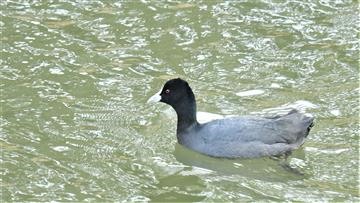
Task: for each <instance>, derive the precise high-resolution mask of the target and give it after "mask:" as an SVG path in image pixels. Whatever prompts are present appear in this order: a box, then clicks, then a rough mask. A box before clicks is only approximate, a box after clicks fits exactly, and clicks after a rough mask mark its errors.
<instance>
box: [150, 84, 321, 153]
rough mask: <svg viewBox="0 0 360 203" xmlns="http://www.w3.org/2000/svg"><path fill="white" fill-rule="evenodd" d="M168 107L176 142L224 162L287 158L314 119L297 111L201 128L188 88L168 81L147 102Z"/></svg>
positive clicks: (202, 126)
mask: <svg viewBox="0 0 360 203" xmlns="http://www.w3.org/2000/svg"><path fill="white" fill-rule="evenodd" d="M154 101H160V102H164V103H166V104H169V105H170V106H172V107H173V108H174V110H175V111H176V114H177V130H176V136H177V140H178V142H179V143H180V144H181V145H184V146H185V147H187V148H190V149H192V150H195V151H197V152H200V153H203V154H206V155H209V156H213V157H223V158H257V157H264V156H279V155H283V154H289V153H290V152H291V151H292V150H294V149H297V148H299V147H300V146H301V145H302V144H303V143H304V141H305V138H306V137H307V135H308V134H309V131H310V129H311V127H312V126H313V120H314V118H313V117H308V116H306V115H304V114H302V113H300V112H298V111H297V110H292V111H290V112H289V113H288V114H286V115H284V116H276V117H256V116H240V117H230V118H225V119H218V120H213V121H211V122H208V123H204V124H200V123H199V122H198V121H197V119H196V101H195V96H194V93H193V91H192V90H191V88H190V86H189V84H188V83H187V82H186V81H185V80H182V79H180V78H176V79H171V80H169V81H167V82H166V83H165V85H164V87H163V88H162V90H161V91H160V92H158V93H157V94H155V95H154V96H152V97H151V98H150V99H149V100H148V102H154Z"/></svg>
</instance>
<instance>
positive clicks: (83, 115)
mask: <svg viewBox="0 0 360 203" xmlns="http://www.w3.org/2000/svg"><path fill="white" fill-rule="evenodd" d="M0 4H1V19H0V29H1V37H0V39H1V59H0V60H1V61H0V62H1V73H0V77H1V120H0V121H1V122H0V123H1V137H0V144H1V170H0V171H1V189H2V190H1V199H2V200H3V201H51V200H54V201H138V200H139V201H210V202H214V201H254V200H272V201H285V200H288V201H306V202H307V201H314V200H315V201H360V198H359V175H358V174H359V161H358V160H359V147H358V144H359V118H358V117H359V90H360V89H359V66H358V62H359V58H358V57H359V30H360V26H359V24H360V23H359V18H358V15H359V11H358V4H359V2H358V1H341V0H339V1H325V0H323V1H283V0H280V1H229V2H217V1H188V2H187V3H181V2H178V1H170V2H161V1H155V2H153V1H127V2H118V1H106V2H105V1H104V2H101V1H68V0H63V1H10V0H3V1H1V3H0ZM173 77H182V78H184V79H186V80H188V82H189V83H190V84H191V86H192V87H193V89H194V92H195V94H196V96H197V100H198V109H199V110H200V111H202V112H209V113H215V114H219V115H222V116H230V115H241V114H257V115H268V114H276V113H280V112H281V111H284V110H286V108H289V107H294V106H295V107H299V108H300V107H301V108H302V109H303V110H304V111H306V112H308V113H311V114H313V115H314V116H316V126H315V127H314V128H313V130H312V132H311V134H310V136H309V137H308V140H307V142H306V143H305V145H304V146H303V148H302V149H300V150H297V151H296V152H295V153H294V154H293V156H291V158H290V159H289V164H290V165H291V166H292V167H293V168H294V169H296V171H298V172H299V173H302V174H303V175H300V174H299V173H295V172H294V171H291V170H286V169H284V168H283V167H281V166H280V164H279V162H278V161H275V160H272V159H268V158H264V159H255V160H224V159H214V158H210V157H206V156H203V155H200V154H197V153H194V152H192V151H189V150H187V149H185V148H183V147H181V146H179V145H178V144H176V139H175V131H176V129H175V128H176V117H175V116H174V115H175V114H174V112H173V111H172V110H171V109H169V107H167V106H165V105H163V104H156V105H152V106H149V105H147V104H146V100H147V99H148V97H150V96H151V95H152V94H154V93H155V92H157V91H158V90H159V88H160V87H161V86H162V84H163V83H164V82H165V81H166V80H167V79H169V78H173ZM205 115H206V117H208V116H209V115H213V114H205ZM219 115H218V116H219Z"/></svg>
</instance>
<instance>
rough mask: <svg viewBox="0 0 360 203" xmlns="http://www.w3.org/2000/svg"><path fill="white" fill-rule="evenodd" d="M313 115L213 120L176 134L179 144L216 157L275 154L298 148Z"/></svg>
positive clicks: (250, 156)
mask: <svg viewBox="0 0 360 203" xmlns="http://www.w3.org/2000/svg"><path fill="white" fill-rule="evenodd" d="M312 122H313V118H312V117H307V116H305V115H304V114H301V113H299V112H297V111H295V110H294V111H291V112H290V113H289V114H287V115H285V116H278V117H273V118H261V117H252V116H243V117H233V118H226V119H220V120H214V121H212V122H209V123H205V124H201V125H198V126H196V129H192V130H189V131H188V133H186V132H185V133H184V134H182V135H178V139H179V142H180V144H183V145H185V146H187V147H189V148H191V149H193V150H196V151H198V152H201V153H204V154H207V155H210V156H215V157H228V158H235V157H243V158H254V157H261V156H274V155H279V154H283V153H285V152H288V151H291V150H293V149H296V148H298V147H299V146H300V145H302V144H303V142H304V139H305V137H306V136H307V135H308V133H309V130H310V128H311V127H312Z"/></svg>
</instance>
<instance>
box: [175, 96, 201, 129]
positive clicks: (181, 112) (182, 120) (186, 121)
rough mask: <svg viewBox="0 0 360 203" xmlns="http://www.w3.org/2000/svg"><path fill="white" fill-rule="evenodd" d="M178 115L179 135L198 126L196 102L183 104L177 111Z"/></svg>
mask: <svg viewBox="0 0 360 203" xmlns="http://www.w3.org/2000/svg"><path fill="white" fill-rule="evenodd" d="M175 111H176V114H177V119H178V120H177V134H178V135H179V134H182V133H184V132H186V131H187V130H188V129H190V128H192V127H194V126H196V125H198V122H197V120H196V102H195V101H188V102H184V103H181V105H178V106H177V108H176V109H175Z"/></svg>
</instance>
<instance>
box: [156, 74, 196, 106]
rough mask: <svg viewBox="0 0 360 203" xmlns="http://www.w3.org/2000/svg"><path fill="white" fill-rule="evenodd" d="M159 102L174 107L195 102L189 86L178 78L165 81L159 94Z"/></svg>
mask: <svg viewBox="0 0 360 203" xmlns="http://www.w3.org/2000/svg"><path fill="white" fill-rule="evenodd" d="M160 96H161V99H160V102H164V103H166V104H169V105H170V106H172V107H174V108H175V106H176V105H179V104H180V103H183V102H195V97H194V94H193V92H192V90H191V88H190V86H189V84H188V83H187V82H186V81H185V80H182V79H180V78H176V79H171V80H169V81H167V82H166V83H165V85H164V87H163V89H162V90H161V92H160Z"/></svg>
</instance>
